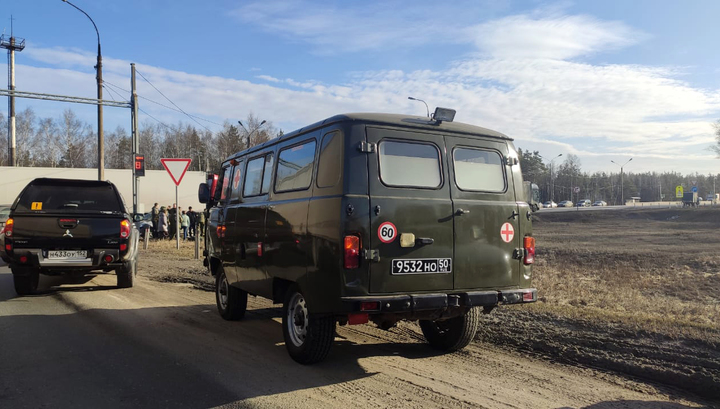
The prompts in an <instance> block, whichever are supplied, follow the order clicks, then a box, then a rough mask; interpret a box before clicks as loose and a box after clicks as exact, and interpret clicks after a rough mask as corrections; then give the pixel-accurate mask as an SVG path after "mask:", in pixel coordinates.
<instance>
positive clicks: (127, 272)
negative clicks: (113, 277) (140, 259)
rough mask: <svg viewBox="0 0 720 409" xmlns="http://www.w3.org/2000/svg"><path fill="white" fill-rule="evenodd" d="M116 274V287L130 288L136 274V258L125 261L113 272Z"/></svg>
mask: <svg viewBox="0 0 720 409" xmlns="http://www.w3.org/2000/svg"><path fill="white" fill-rule="evenodd" d="M115 274H117V286H118V288H130V287H132V286H133V284H134V283H135V276H136V275H137V260H131V261H126V262H124V263H123V265H122V267H120V268H118V269H117V271H116V272H115Z"/></svg>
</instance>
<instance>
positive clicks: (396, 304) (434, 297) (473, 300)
mask: <svg viewBox="0 0 720 409" xmlns="http://www.w3.org/2000/svg"><path fill="white" fill-rule="evenodd" d="M535 301H537V289H535V288H522V289H517V290H497V291H468V292H460V293H449V294H446V293H436V294H403V295H387V296H362V297H343V298H342V304H343V310H344V312H347V313H355V312H363V313H405V312H417V311H432V310H442V309H445V308H454V307H493V306H496V305H499V304H520V303H530V302H535ZM370 304H375V306H379V309H367V307H368V306H369V305H370ZM364 306H365V308H363V307H364Z"/></svg>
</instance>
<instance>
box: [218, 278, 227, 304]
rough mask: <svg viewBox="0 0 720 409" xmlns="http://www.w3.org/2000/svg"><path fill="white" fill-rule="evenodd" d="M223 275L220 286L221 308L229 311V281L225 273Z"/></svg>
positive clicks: (219, 298)
mask: <svg viewBox="0 0 720 409" xmlns="http://www.w3.org/2000/svg"><path fill="white" fill-rule="evenodd" d="M221 274H222V281H220V285H219V286H218V301H219V302H220V306H221V307H222V309H227V307H228V292H229V291H230V289H229V288H228V287H229V285H228V281H227V277H226V276H225V273H224V272H223V273H221Z"/></svg>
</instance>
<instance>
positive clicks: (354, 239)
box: [343, 236, 360, 268]
mask: <svg viewBox="0 0 720 409" xmlns="http://www.w3.org/2000/svg"><path fill="white" fill-rule="evenodd" d="M343 266H344V267H345V268H358V267H360V237H359V236H345V262H344V263H343Z"/></svg>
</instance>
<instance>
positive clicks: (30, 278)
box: [12, 269, 40, 295]
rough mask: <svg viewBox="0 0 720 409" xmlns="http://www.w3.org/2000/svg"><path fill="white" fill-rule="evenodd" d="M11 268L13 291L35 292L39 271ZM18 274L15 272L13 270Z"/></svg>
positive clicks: (18, 292)
mask: <svg viewBox="0 0 720 409" xmlns="http://www.w3.org/2000/svg"><path fill="white" fill-rule="evenodd" d="M12 270H13V284H15V293H17V295H30V294H32V293H34V292H35V290H37V288H38V283H39V282H40V271H39V270H36V269H30V270H27V271H26V270H25V269H23V270H19V269H12ZM16 271H17V272H18V273H20V274H16V273H15V272H16Z"/></svg>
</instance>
